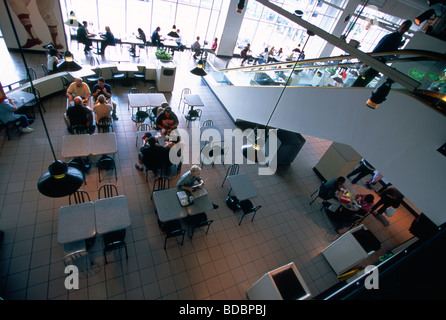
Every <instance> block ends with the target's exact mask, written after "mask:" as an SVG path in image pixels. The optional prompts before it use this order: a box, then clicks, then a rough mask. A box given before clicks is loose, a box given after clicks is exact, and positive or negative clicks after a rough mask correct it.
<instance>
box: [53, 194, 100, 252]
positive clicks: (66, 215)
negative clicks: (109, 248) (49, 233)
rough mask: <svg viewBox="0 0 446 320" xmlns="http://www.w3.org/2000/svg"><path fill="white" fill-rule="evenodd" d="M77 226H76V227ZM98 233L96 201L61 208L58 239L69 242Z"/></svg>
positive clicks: (60, 241)
mask: <svg viewBox="0 0 446 320" xmlns="http://www.w3.org/2000/svg"><path fill="white" fill-rule="evenodd" d="M74 226H76V227H74ZM95 234H96V223H95V205H94V202H91V201H90V202H85V203H80V204H74V205H69V206H63V207H60V208H59V222H58V232H57V241H58V242H59V243H69V242H74V241H79V240H85V239H89V238H92V237H94V236H95Z"/></svg>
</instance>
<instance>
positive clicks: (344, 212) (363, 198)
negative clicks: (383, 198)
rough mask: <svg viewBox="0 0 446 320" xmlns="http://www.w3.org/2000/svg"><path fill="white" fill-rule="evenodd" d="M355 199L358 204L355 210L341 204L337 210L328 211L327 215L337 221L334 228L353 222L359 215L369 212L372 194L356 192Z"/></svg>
mask: <svg viewBox="0 0 446 320" xmlns="http://www.w3.org/2000/svg"><path fill="white" fill-rule="evenodd" d="M355 201H356V203H357V204H358V205H359V206H360V208H359V209H358V210H357V211H353V210H349V209H347V208H345V207H343V206H341V207H339V210H338V212H333V213H330V212H329V213H330V215H329V217H330V218H332V219H333V220H335V221H336V222H337V223H338V225H337V227H336V229H342V228H343V227H347V226H349V225H350V224H352V223H353V222H355V221H356V219H360V217H361V216H362V217H364V216H365V215H366V214H368V213H370V212H371V210H372V207H373V202H374V201H375V197H374V196H373V194H363V193H358V194H357V195H356V196H355Z"/></svg>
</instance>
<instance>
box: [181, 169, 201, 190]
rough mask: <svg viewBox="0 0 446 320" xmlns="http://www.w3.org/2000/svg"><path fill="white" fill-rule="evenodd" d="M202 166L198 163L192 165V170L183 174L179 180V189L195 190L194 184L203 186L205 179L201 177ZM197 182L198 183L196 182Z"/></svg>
mask: <svg viewBox="0 0 446 320" xmlns="http://www.w3.org/2000/svg"><path fill="white" fill-rule="evenodd" d="M200 173H201V168H200V167H199V166H197V165H193V166H192V167H190V170H189V171H187V172H186V173H185V174H183V175H182V176H181V178H180V180H178V182H177V187H178V189H182V190H186V191H189V192H193V191H194V188H192V187H193V186H198V187H201V186H203V185H204V182H203V179H201V177H200ZM195 182H196V183H195Z"/></svg>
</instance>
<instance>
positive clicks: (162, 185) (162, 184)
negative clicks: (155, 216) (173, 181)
mask: <svg viewBox="0 0 446 320" xmlns="http://www.w3.org/2000/svg"><path fill="white" fill-rule="evenodd" d="M169 188H170V180H169V179H168V178H167V177H159V178H156V179H155V181H154V182H153V188H152V195H151V196H150V199H153V193H154V192H155V191H159V190H166V189H169Z"/></svg>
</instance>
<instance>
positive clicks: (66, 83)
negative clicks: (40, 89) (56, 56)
mask: <svg viewBox="0 0 446 320" xmlns="http://www.w3.org/2000/svg"><path fill="white" fill-rule="evenodd" d="M60 79H61V80H62V86H63V89H64V91H67V89H68V87H69V86H70V84H71V82H70V80H68V78H67V77H65V76H61V77H60Z"/></svg>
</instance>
